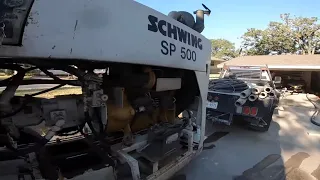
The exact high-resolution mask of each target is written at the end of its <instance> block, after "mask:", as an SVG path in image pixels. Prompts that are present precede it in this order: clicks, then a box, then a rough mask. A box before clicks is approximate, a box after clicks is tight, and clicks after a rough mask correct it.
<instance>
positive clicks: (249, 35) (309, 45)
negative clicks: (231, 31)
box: [242, 14, 320, 55]
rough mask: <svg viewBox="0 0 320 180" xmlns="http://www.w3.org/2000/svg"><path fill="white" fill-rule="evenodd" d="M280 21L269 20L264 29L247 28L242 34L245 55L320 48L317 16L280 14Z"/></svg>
mask: <svg viewBox="0 0 320 180" xmlns="http://www.w3.org/2000/svg"><path fill="white" fill-rule="evenodd" d="M280 18H281V22H270V23H269V25H268V27H267V28H266V29H264V30H260V29H253V28H251V29H248V30H247V32H246V33H245V34H244V35H243V36H242V40H243V42H242V47H243V49H244V50H245V53H246V54H247V55H266V54H269V53H271V52H277V53H278V54H283V53H296V52H297V51H300V52H301V53H302V54H314V52H315V50H318V49H319V48H320V32H319V30H320V25H319V24H317V20H318V19H317V18H315V17H311V18H305V17H294V18H291V17H290V14H281V15H280Z"/></svg>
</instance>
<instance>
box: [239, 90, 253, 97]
mask: <svg viewBox="0 0 320 180" xmlns="http://www.w3.org/2000/svg"><path fill="white" fill-rule="evenodd" d="M250 94H251V89H246V90H244V91H242V92H241V93H240V98H247V97H248V96H250Z"/></svg>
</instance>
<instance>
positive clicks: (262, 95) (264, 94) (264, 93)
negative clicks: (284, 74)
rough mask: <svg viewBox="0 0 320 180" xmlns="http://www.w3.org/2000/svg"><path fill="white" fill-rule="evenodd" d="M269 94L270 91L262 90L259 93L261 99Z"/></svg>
mask: <svg viewBox="0 0 320 180" xmlns="http://www.w3.org/2000/svg"><path fill="white" fill-rule="evenodd" d="M267 96H268V93H266V92H261V93H260V94H259V98H260V99H264V98H266V97H267Z"/></svg>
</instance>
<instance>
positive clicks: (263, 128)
mask: <svg viewBox="0 0 320 180" xmlns="http://www.w3.org/2000/svg"><path fill="white" fill-rule="evenodd" d="M274 109H275V108H272V111H270V112H268V113H267V114H266V115H265V116H264V117H263V120H264V121H265V122H266V123H267V125H264V126H257V125H252V124H249V129H250V130H253V131H258V132H267V131H268V130H269V127H270V124H271V121H272V115H273V111H274Z"/></svg>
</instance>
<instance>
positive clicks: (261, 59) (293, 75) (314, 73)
mask: <svg viewBox="0 0 320 180" xmlns="http://www.w3.org/2000/svg"><path fill="white" fill-rule="evenodd" d="M224 64H226V65H232V66H237V65H247V66H249V65H250V66H261V65H262V66H263V65H267V66H268V68H269V69H270V71H271V72H272V74H273V77H274V76H280V77H281V78H282V80H283V81H291V80H292V81H293V80H296V81H298V80H302V81H304V83H305V89H306V90H307V91H317V92H319V91H320V81H319V79H320V55H273V56H271V55H265V56H241V57H237V58H234V59H231V60H229V61H227V62H223V63H220V64H218V65H217V68H222V67H223V66H224Z"/></svg>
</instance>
